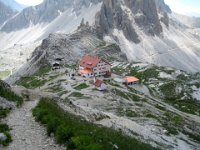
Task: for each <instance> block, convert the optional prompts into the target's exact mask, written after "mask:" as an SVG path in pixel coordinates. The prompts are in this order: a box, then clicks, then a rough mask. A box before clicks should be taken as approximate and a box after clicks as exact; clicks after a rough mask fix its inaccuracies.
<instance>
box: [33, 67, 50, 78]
mask: <svg viewBox="0 0 200 150" xmlns="http://www.w3.org/2000/svg"><path fill="white" fill-rule="evenodd" d="M50 71H51V66H50V65H45V66H42V67H40V69H38V71H36V73H34V75H33V76H42V75H45V74H47V73H48V72H50Z"/></svg>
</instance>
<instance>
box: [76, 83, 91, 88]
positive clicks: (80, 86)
mask: <svg viewBox="0 0 200 150" xmlns="http://www.w3.org/2000/svg"><path fill="white" fill-rule="evenodd" d="M88 87H89V86H88V85H87V84H86V83H81V84H80V85H78V86H76V87H75V88H74V89H76V90H82V89H86V88H88Z"/></svg>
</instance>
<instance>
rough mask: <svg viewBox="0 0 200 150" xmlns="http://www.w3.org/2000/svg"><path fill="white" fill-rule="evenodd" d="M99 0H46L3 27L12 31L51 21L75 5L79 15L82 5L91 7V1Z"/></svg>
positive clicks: (24, 11) (29, 8)
mask: <svg viewBox="0 0 200 150" xmlns="http://www.w3.org/2000/svg"><path fill="white" fill-rule="evenodd" d="M99 1H100V0H73V1H68V0H67V1H66V0H45V1H44V2H43V3H42V4H40V5H37V6H34V7H28V8H25V9H24V10H23V11H21V12H20V13H19V14H18V15H17V16H16V17H14V18H13V19H11V20H9V21H8V22H7V23H6V24H5V25H4V26H3V27H2V31H5V32H10V31H14V30H20V29H23V28H27V27H29V26H30V25H31V24H32V25H36V24H39V23H49V22H51V21H53V20H54V19H55V18H56V17H58V16H59V15H60V13H62V12H64V11H65V10H67V9H68V8H70V7H73V8H74V9H73V12H75V13H76V14H77V15H79V11H80V8H81V7H89V6H90V3H98V2H99Z"/></svg>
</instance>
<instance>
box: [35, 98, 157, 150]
mask: <svg viewBox="0 0 200 150" xmlns="http://www.w3.org/2000/svg"><path fill="white" fill-rule="evenodd" d="M33 115H34V116H35V118H36V120H37V121H39V122H41V123H42V124H44V125H45V126H46V128H47V134H48V135H51V133H53V134H54V136H55V139H56V142H57V143H59V144H62V145H64V146H65V147H66V148H67V149H71V150H75V149H76V150H110V149H120V150H138V149H144V150H153V149H156V148H153V147H152V146H151V145H148V144H144V143H141V142H140V141H137V140H136V139H133V138H131V137H128V136H126V135H124V134H122V133H121V132H118V131H115V130H113V129H111V128H106V127H102V126H100V125H95V124H92V123H90V122H87V121H86V120H84V119H83V118H81V117H78V116H74V115H72V114H69V113H66V112H64V111H63V110H62V109H61V108H59V106H58V105H57V104H55V103H54V102H52V101H51V100H48V99H44V98H43V99H42V100H41V101H40V102H39V104H38V105H37V107H36V108H34V109H33Z"/></svg>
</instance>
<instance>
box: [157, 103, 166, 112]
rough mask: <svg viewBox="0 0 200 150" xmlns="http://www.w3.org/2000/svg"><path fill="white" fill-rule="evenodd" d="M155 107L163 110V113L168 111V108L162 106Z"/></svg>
mask: <svg viewBox="0 0 200 150" xmlns="http://www.w3.org/2000/svg"><path fill="white" fill-rule="evenodd" d="M155 107H156V108H158V109H160V110H162V111H166V108H165V107H163V106H161V105H158V104H156V105H155Z"/></svg>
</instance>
